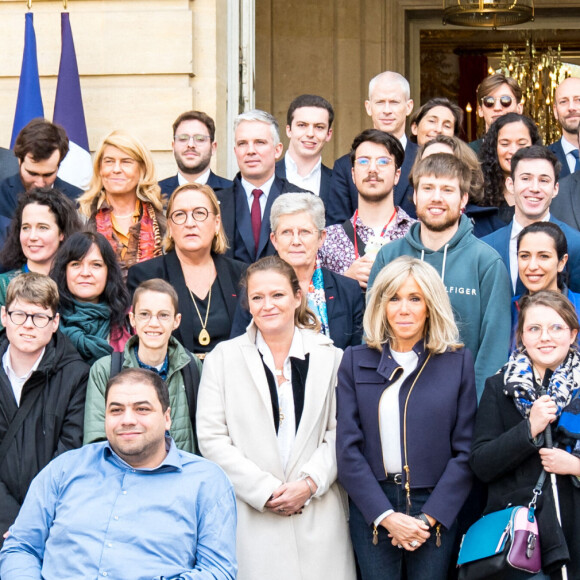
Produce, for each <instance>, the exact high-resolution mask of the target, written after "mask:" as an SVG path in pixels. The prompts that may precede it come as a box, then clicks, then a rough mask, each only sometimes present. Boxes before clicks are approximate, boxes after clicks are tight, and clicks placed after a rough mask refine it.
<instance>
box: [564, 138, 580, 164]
mask: <svg viewBox="0 0 580 580" xmlns="http://www.w3.org/2000/svg"><path fill="white" fill-rule="evenodd" d="M562 149H563V150H564V154H565V155H566V161H567V162H568V167H569V168H570V173H574V172H575V171H576V157H574V156H573V155H572V151H574V150H576V151H578V147H576V145H573V144H572V143H570V141H568V139H566V137H564V135H562Z"/></svg>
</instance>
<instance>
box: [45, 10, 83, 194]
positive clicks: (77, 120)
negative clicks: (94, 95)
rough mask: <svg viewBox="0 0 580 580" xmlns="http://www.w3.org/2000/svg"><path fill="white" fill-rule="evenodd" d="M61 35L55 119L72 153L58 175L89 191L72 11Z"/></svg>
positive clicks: (64, 19)
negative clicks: (63, 129)
mask: <svg viewBox="0 0 580 580" xmlns="http://www.w3.org/2000/svg"><path fill="white" fill-rule="evenodd" d="M61 36H62V48H61V54H60V66H59V69H58V82H57V85H56V98H55V102H54V115H53V118H52V120H53V122H54V123H58V124H59V125H61V126H63V127H64V128H65V130H66V132H67V135H68V138H69V142H70V150H69V152H68V155H67V156H66V157H65V158H64V160H63V162H62V163H61V165H60V168H59V171H58V176H59V177H60V178H61V179H64V180H65V181H68V182H69V183H72V184H73V185H76V186H77V187H80V188H81V189H87V187H88V184H89V181H90V179H91V175H92V173H93V169H92V163H91V154H90V152H89V138H88V135H87V124H86V122H85V110H84V107H83V98H82V94H81V83H80V78H79V69H78V66H77V56H76V52H75V45H74V41H73V36H72V29H71V25H70V15H69V13H68V12H63V13H62V14H61Z"/></svg>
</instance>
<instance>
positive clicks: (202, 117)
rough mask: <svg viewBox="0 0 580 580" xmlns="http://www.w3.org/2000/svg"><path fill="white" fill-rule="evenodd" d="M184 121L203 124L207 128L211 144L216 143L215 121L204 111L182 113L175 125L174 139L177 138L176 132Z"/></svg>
mask: <svg viewBox="0 0 580 580" xmlns="http://www.w3.org/2000/svg"><path fill="white" fill-rule="evenodd" d="M184 121H199V122H200V123H203V124H204V125H205V126H206V127H207V130H208V132H209V138H210V139H211V142H212V143H213V142H214V141H215V123H214V121H213V119H212V118H211V117H210V116H209V115H207V114H206V113H204V112H203V111H186V112H185V113H181V115H179V117H177V119H175V122H174V123H173V137H175V132H176V131H177V129H178V128H179V125H181V123H183V122H184Z"/></svg>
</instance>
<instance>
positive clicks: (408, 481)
mask: <svg viewBox="0 0 580 580" xmlns="http://www.w3.org/2000/svg"><path fill="white" fill-rule="evenodd" d="M430 358H431V353H429V356H427V359H426V360H425V362H424V363H423V366H422V367H421V369H420V370H419V372H418V373H417V376H416V377H415V380H414V381H413V384H412V385H411V388H410V389H409V392H408V393H407V398H406V399H405V407H404V410H403V453H404V456H405V465H404V466H403V469H404V470H405V492H406V494H407V515H409V514H410V512H411V468H410V467H409V457H408V454H407V407H408V406H409V398H410V396H411V393H412V392H413V389H414V388H415V384H416V383H417V381H418V380H419V377H420V376H421V373H422V372H423V369H424V368H425V366H426V365H427V363H428V362H429V359H430Z"/></svg>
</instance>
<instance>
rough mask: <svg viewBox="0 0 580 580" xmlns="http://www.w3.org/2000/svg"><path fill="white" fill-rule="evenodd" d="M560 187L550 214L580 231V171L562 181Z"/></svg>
mask: <svg viewBox="0 0 580 580" xmlns="http://www.w3.org/2000/svg"><path fill="white" fill-rule="evenodd" d="M559 186H560V189H559V190H558V195H557V196H556V197H555V198H554V199H552V203H551V204H550V214H551V215H553V216H554V217H556V218H558V219H559V220H562V221H563V222H564V223H566V224H568V225H569V226H570V227H572V228H574V229H575V230H580V171H578V172H576V173H572V174H571V175H570V174H569V175H567V176H566V177H564V179H560V181H559Z"/></svg>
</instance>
